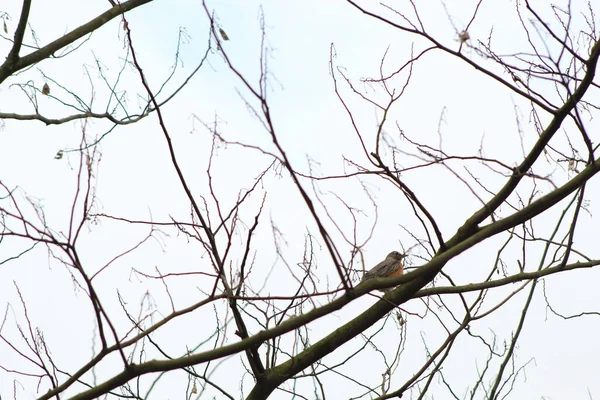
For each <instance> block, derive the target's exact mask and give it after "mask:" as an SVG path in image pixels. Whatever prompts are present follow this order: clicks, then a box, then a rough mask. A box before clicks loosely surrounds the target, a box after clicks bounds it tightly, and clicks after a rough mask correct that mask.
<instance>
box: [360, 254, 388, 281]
mask: <svg viewBox="0 0 600 400" xmlns="http://www.w3.org/2000/svg"><path fill="white" fill-rule="evenodd" d="M388 265H389V260H388V259H387V258H386V259H385V260H383V261H382V262H380V263H379V264H377V265H376V266H374V267H373V268H371V269H370V270H368V271H367V272H365V274H364V275H363V277H362V279H361V280H360V281H361V282H364V281H366V280H369V279H373V278H375V277H378V276H384V275H385V274H382V272H383V271H384V270H386V269H388V268H389V267H388Z"/></svg>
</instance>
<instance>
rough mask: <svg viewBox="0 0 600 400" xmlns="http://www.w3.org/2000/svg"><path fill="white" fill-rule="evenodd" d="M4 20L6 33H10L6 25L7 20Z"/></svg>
mask: <svg viewBox="0 0 600 400" xmlns="http://www.w3.org/2000/svg"><path fill="white" fill-rule="evenodd" d="M2 22H4V33H8V27H7V26H6V20H3V21H2Z"/></svg>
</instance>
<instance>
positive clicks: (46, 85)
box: [42, 83, 50, 96]
mask: <svg viewBox="0 0 600 400" xmlns="http://www.w3.org/2000/svg"><path fill="white" fill-rule="evenodd" d="M42 94H44V95H46V96H47V95H49V94H50V86H48V83H44V87H43V88H42Z"/></svg>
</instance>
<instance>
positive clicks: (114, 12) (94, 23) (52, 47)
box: [0, 0, 152, 83]
mask: <svg viewBox="0 0 600 400" xmlns="http://www.w3.org/2000/svg"><path fill="white" fill-rule="evenodd" d="M151 1H152V0H129V1H127V2H124V3H122V4H119V5H116V6H114V7H113V8H111V9H110V10H108V11H106V12H105V13H103V14H101V15H99V16H98V17H96V18H94V19H93V20H91V21H89V22H88V23H86V24H84V25H82V26H80V27H79V28H76V29H74V30H72V31H71V32H69V33H67V34H66V35H64V36H61V37H60V38H58V39H56V40H55V41H54V42H52V43H49V44H47V45H46V46H44V47H42V48H41V49H39V50H37V51H34V52H33V53H31V54H28V55H26V56H24V57H19V56H18V51H19V49H20V47H21V44H20V43H19V44H18V47H17V35H16V34H15V44H14V45H13V49H12V50H11V53H10V56H9V57H7V58H6V61H4V64H2V66H0V83H2V82H4V81H5V80H6V79H7V78H8V77H9V76H11V75H12V74H13V73H15V72H16V71H19V70H22V69H23V68H26V67H29V66H30V65H33V64H35V63H38V62H40V61H42V60H45V59H46V58H49V57H51V56H52V55H53V54H54V53H55V52H56V51H58V50H60V49H62V48H63V47H65V46H68V45H70V44H71V43H73V42H75V41H76V40H78V39H81V38H82V37H84V36H85V35H88V34H90V33H92V32H94V31H95V30H96V29H98V28H100V27H101V26H102V25H104V24H106V23H107V22H108V21H110V20H112V19H113V18H115V17H118V16H119V15H121V14H123V13H125V12H127V11H130V10H133V9H134V8H136V7H139V6H141V5H144V4H146V3H150V2H151ZM29 3H30V0H27V1H25V4H24V5H23V13H22V14H21V21H22V20H23V16H24V13H25V8H26V5H27V4H29ZM28 10H29V7H27V11H28ZM27 14H28V12H27ZM25 18H26V16H25ZM21 21H19V27H18V29H17V31H18V30H19V28H21ZM21 40H22V37H21ZM13 52H16V53H15V54H13Z"/></svg>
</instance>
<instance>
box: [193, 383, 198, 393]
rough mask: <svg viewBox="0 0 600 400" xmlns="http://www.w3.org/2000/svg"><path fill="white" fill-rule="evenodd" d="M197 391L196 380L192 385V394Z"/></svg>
mask: <svg viewBox="0 0 600 400" xmlns="http://www.w3.org/2000/svg"><path fill="white" fill-rule="evenodd" d="M196 393H198V388H197V387H196V382H194V386H193V387H192V394H196Z"/></svg>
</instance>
